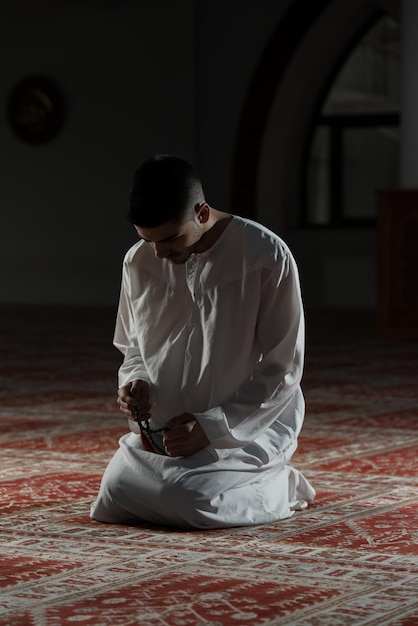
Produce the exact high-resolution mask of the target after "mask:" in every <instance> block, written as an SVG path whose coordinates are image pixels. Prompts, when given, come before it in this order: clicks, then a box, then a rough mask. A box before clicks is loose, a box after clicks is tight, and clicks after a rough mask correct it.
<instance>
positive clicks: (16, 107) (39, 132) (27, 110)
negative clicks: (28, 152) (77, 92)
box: [8, 76, 64, 144]
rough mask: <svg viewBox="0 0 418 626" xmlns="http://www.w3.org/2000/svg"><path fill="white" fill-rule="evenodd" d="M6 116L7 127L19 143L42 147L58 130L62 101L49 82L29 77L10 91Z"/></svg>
mask: <svg viewBox="0 0 418 626" xmlns="http://www.w3.org/2000/svg"><path fill="white" fill-rule="evenodd" d="M8 113H9V121H10V124H11V126H12V128H13V130H14V132H15V133H16V135H17V136H18V137H20V139H22V140H23V141H26V142H28V143H34V144H39V143H45V142H47V141H50V140H51V139H53V138H54V137H55V136H56V135H57V134H58V132H59V131H60V130H61V127H62V125H63V122H64V101H63V98H62V95H61V93H60V91H59V89H58V87H57V86H56V84H55V83H54V82H53V81H52V80H50V79H48V78H45V77H43V76H29V77H27V78H24V79H23V80H21V81H20V82H19V83H17V85H15V87H14V88H13V90H12V92H11V94H10V98H9V106H8Z"/></svg>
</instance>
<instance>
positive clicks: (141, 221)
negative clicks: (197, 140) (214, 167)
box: [128, 154, 205, 228]
mask: <svg viewBox="0 0 418 626" xmlns="http://www.w3.org/2000/svg"><path fill="white" fill-rule="evenodd" d="M204 201H205V198H204V194H203V190H202V185H201V182H200V178H199V176H198V174H197V172H196V171H195V170H194V169H193V167H192V166H191V165H190V163H188V162H187V161H185V160H184V159H181V158H179V157H176V156H173V155H170V154H158V155H155V156H153V157H151V158H150V159H147V160H146V161H144V163H142V165H141V166H140V167H139V168H138V169H137V170H136V172H135V174H134V178H133V182H132V187H131V192H130V196H129V210H128V220H129V221H130V222H131V223H132V224H135V226H139V227H140V228H141V227H142V228H156V227H158V226H161V225H162V224H165V223H166V222H169V221H174V222H177V223H182V222H184V221H186V220H187V219H188V218H189V217H191V216H192V215H193V214H194V213H193V211H194V208H195V206H196V205H197V204H199V203H201V202H204Z"/></svg>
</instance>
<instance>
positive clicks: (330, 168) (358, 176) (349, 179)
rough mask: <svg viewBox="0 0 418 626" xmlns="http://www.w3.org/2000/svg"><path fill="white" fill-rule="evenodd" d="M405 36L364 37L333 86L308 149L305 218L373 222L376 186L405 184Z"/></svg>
mask: <svg viewBox="0 0 418 626" xmlns="http://www.w3.org/2000/svg"><path fill="white" fill-rule="evenodd" d="M399 93H400V33H399V26H398V24H397V23H396V22H395V21H394V20H392V19H391V18H389V17H384V18H382V19H380V20H379V21H378V22H377V23H376V24H375V25H374V26H373V27H372V28H371V29H370V30H369V31H368V33H367V34H366V35H365V36H363V37H362V38H361V40H360V42H359V43H358V45H357V46H356V47H355V49H354V50H353V51H352V53H351V55H350V56H349V58H348V59H347V61H346V62H345V64H344V65H343V67H342V68H341V70H340V72H339V74H338V75H337V77H336V79H335V81H334V83H333V84H332V86H331V89H330V90H329V92H328V94H327V96H326V98H325V101H324V102H323V106H322V108H321V112H320V115H319V118H318V120H317V124H316V126H315V128H314V132H313V135H312V141H311V145H310V149H309V157H308V167H307V171H306V202H305V223H306V224H307V225H314V226H345V225H347V226H354V225H367V224H374V223H375V220H376V200H375V191H376V189H388V188H396V187H399V110H400V105H399V102H400V97H399Z"/></svg>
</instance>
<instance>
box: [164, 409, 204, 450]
mask: <svg viewBox="0 0 418 626" xmlns="http://www.w3.org/2000/svg"><path fill="white" fill-rule="evenodd" d="M167 427H168V428H170V430H167V431H166V432H165V433H164V439H163V441H164V448H165V451H166V452H167V454H168V456H190V455H191V454H194V453H195V452H198V451H199V450H202V449H203V448H206V446H207V445H208V444H209V439H208V438H207V437H206V435H205V432H204V430H203V428H202V427H201V425H200V424H199V422H198V421H197V419H196V418H195V416H194V415H193V414H192V413H182V414H181V415H176V417H173V418H172V419H171V420H170V421H169V422H168V423H167Z"/></svg>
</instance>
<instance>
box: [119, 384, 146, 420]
mask: <svg viewBox="0 0 418 626" xmlns="http://www.w3.org/2000/svg"><path fill="white" fill-rule="evenodd" d="M117 403H118V405H119V409H120V410H121V411H122V413H124V415H126V416H127V417H129V418H131V419H132V418H134V417H135V409H137V411H138V418H139V419H140V420H141V421H144V420H148V419H149V418H150V417H151V413H150V411H151V403H150V385H149V383H148V382H147V381H145V380H133V381H132V382H131V383H128V384H127V385H123V387H120V388H119V390H118V397H117Z"/></svg>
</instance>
